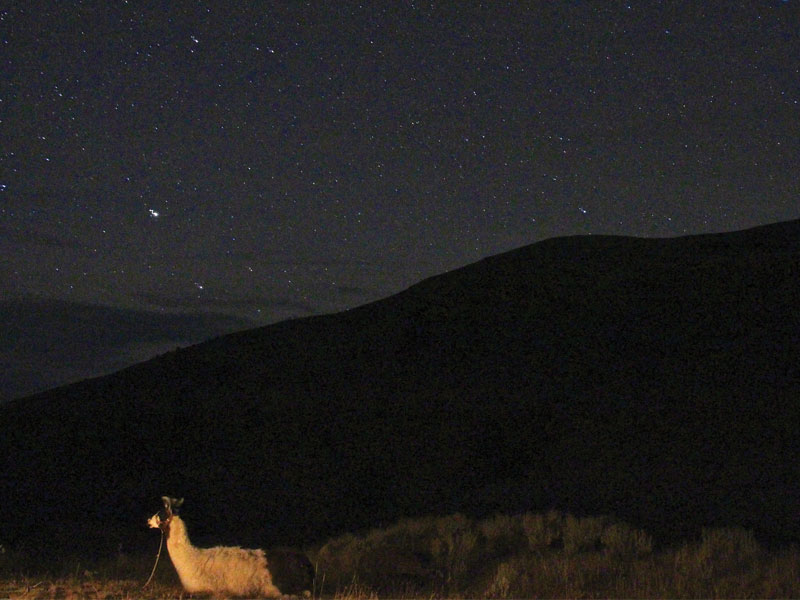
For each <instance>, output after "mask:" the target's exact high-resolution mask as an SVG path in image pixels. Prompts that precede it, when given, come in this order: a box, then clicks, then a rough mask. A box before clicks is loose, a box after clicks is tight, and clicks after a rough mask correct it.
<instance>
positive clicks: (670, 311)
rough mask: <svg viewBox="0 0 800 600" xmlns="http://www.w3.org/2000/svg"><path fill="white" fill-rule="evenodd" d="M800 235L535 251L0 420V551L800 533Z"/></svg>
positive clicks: (0, 411) (79, 387)
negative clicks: (179, 514)
mask: <svg viewBox="0 0 800 600" xmlns="http://www.w3.org/2000/svg"><path fill="white" fill-rule="evenodd" d="M798 306H800V221H791V222H785V223H778V224H774V225H767V226H763V227H758V228H755V229H750V230H746V231H739V232H733V233H722V234H711V235H701V236H689V237H682V238H669V239H640V238H628V237H615V236H576V237H567V238H555V239H549V240H545V241H542V242H539V243H536V244H533V245H530V246H526V247H523V248H519V249H517V250H513V251H511V252H507V253H504V254H501V255H498V256H493V257H490V258H487V259H484V260H482V261H480V262H477V263H475V264H472V265H469V266H466V267H463V268H461V269H458V270H455V271H452V272H449V273H445V274H443V275H440V276H437V277H432V278H430V279H427V280H424V281H422V282H420V283H419V284H417V285H415V286H412V287H411V288H409V289H408V290H406V291H404V292H402V293H399V294H397V295H394V296H391V297H389V298H386V299H384V300H380V301H377V302H374V303H371V304H367V305H364V306H361V307H359V308H356V309H353V310H349V311H345V312H342V313H338V314H333V315H327V316H317V317H310V318H303V319H297V320H291V321H285V322H281V323H278V324H275V325H270V326H267V327H263V328H259V329H252V330H247V331H242V332H238V333H234V334H230V335H226V336H223V337H219V338H216V339H214V340H211V341H208V342H205V343H202V344H198V345H196V346H192V347H188V348H184V349H179V350H176V351H174V352H170V353H168V354H165V355H162V356H159V357H157V358H154V359H152V360H149V361H147V362H144V363H141V364H137V365H135V366H133V367H129V368H127V369H125V370H122V371H119V372H117V373H114V374H111V375H107V376H104V377H100V378H97V379H92V380H86V381H82V382H79V383H76V384H73V385H69V386H65V387H62V388H58V389H54V390H50V391H48V392H44V393H41V394H38V395H35V396H31V397H27V398H22V399H18V400H14V401H10V402H7V403H4V404H3V405H2V406H0V426H2V431H3V434H4V435H3V437H2V440H0V467H2V475H0V477H2V485H0V506H2V507H3V512H4V518H3V522H2V527H3V529H2V530H0V542H3V543H8V544H9V545H10V546H12V547H20V548H24V549H26V550H28V551H29V552H35V551H40V552H43V553H44V552H48V551H49V552H56V551H58V552H59V553H63V552H70V553H75V554H85V555H94V554H96V553H102V552H105V551H107V550H108V549H116V548H117V547H118V546H119V544H122V545H123V546H124V547H126V548H142V547H149V546H146V544H148V543H149V542H152V535H151V533H152V532H147V531H146V529H145V526H144V520H143V519H144V518H145V517H146V516H149V514H150V513H152V512H155V510H157V508H158V499H159V498H160V496H162V495H171V496H183V497H185V498H186V509H185V511H184V515H185V516H186V519H187V521H190V526H191V528H192V532H193V539H196V540H198V541H199V542H201V543H202V542H203V541H204V540H207V541H209V542H210V541H214V542H217V541H221V542H227V543H238V544H242V545H248V544H258V545H266V544H300V543H306V542H309V541H312V540H316V539H322V538H324V537H325V536H329V535H332V534H335V533H340V532H342V531H345V530H355V529H358V528H363V527H368V526H374V525H379V524H385V523H387V522H389V521H392V520H395V519H397V518H399V517H402V516H413V515H421V514H445V513H450V512H455V511H463V512H467V513H469V514H476V515H478V514H489V513H492V512H516V511H525V510H535V511H538V510H545V509H550V508H556V509H559V510H563V511H570V512H573V513H577V514H613V515H616V516H617V517H619V518H622V519H625V520H627V521H629V522H631V523H634V524H636V525H638V526H643V527H646V528H648V529H649V530H650V531H651V532H652V533H654V534H655V535H656V537H657V539H660V540H662V541H665V542H669V541H671V540H676V539H678V538H681V537H684V536H687V535H692V534H693V533H696V532H697V531H698V530H699V528H700V527H703V526H720V525H740V526H743V527H747V528H752V529H754V530H755V531H756V533H757V535H758V536H760V537H762V538H764V539H765V540H774V541H786V540H797V539H798V538H800V535H798V534H800V513H798V511H797V509H796V499H797V498H798V497H799V495H798V491H800V490H799V489H798V488H799V487H800V486H798V481H799V480H800V472H799V471H800V467H799V466H798V465H800V462H799V461H798V458H800V452H799V450H800V437H799V436H798V433H797V432H798V426H799V425H800V422H799V421H800V411H799V410H798V408H799V406H798V403H799V402H800V361H798V358H800V356H799V355H800V350H798V347H800V344H798V342H800V311H798Z"/></svg>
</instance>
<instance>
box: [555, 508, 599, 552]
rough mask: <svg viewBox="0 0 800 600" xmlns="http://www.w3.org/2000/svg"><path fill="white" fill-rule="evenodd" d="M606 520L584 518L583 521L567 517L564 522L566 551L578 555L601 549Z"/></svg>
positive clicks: (570, 516)
mask: <svg viewBox="0 0 800 600" xmlns="http://www.w3.org/2000/svg"><path fill="white" fill-rule="evenodd" d="M605 524H606V519H605V518H603V517H584V518H582V519H579V518H576V517H573V516H572V515H567V518H566V520H565V521H564V551H565V552H566V553H567V554H577V553H579V552H586V551H588V550H597V549H599V548H600V538H601V536H602V535H603V529H604V528H605Z"/></svg>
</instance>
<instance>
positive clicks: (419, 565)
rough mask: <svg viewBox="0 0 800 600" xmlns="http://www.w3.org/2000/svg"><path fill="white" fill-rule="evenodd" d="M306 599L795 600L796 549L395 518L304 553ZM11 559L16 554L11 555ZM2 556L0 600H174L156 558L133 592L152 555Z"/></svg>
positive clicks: (506, 521) (708, 538)
mask: <svg viewBox="0 0 800 600" xmlns="http://www.w3.org/2000/svg"><path fill="white" fill-rule="evenodd" d="M309 555H310V556H311V558H312V563H314V564H315V566H316V578H315V582H314V589H313V596H314V597H315V598H332V599H334V600H377V599H378V598H389V597H391V598H426V599H428V600H431V599H433V598H454V597H457V598H464V597H471V598H579V597H580V598H701V597H702V598H732V597H739V598H742V597H751V598H752V597H758V598H788V597H795V598H797V597H800V552H798V550H797V548H794V547H791V548H784V549H781V550H774V551H771V552H768V551H766V550H764V549H763V548H761V546H760V545H759V544H758V542H757V541H756V540H755V538H754V537H753V535H752V533H751V532H748V531H745V530H743V529H737V528H728V529H708V530H704V531H703V532H702V536H701V537H700V539H699V540H695V541H689V542H686V543H684V544H683V545H681V546H679V547H675V548H662V549H654V547H653V541H652V538H651V537H650V536H649V535H647V533H646V532H644V531H641V530H637V529H635V528H633V527H630V526H629V525H627V524H624V523H620V522H618V521H614V520H613V519H610V518H597V517H591V518H575V517H572V516H569V515H561V514H559V513H556V512H550V513H547V514H545V515H531V514H526V515H516V516H496V517H492V518H491V519H484V520H480V521H475V520H472V519H469V518H467V517H465V516H463V515H451V516H449V517H441V518H432V517H429V518H424V519H405V520H403V521H400V522H398V523H397V524H395V525H393V526H391V527H388V528H385V529H375V530H372V531H369V532H366V533H364V534H362V535H354V534H347V535H344V536H341V537H339V538H336V539H333V540H330V541H328V542H327V543H325V544H324V545H322V546H320V547H318V548H315V549H312V550H310V551H309ZM17 558H20V557H17ZM13 559H14V557H13V556H9V555H8V554H7V555H6V556H5V564H0V599H2V598H5V597H9V598H25V599H28V598H31V599H32V598H86V599H104V600H106V599H109V600H110V599H129V598H180V597H182V596H185V595H184V594H183V592H182V589H181V586H180V583H179V582H178V580H177V577H176V575H175V572H174V569H173V568H172V565H171V563H170V562H169V558H168V557H167V556H166V555H163V556H162V557H161V561H160V563H159V566H158V569H157V571H156V575H155V578H154V580H153V581H152V582H151V583H150V585H149V586H148V587H147V588H145V589H142V586H143V584H144V582H145V581H146V580H147V577H148V575H149V574H150V570H151V568H152V566H153V559H154V556H152V555H151V556H146V557H140V558H138V559H132V558H129V557H117V558H116V559H113V560H108V561H106V562H105V563H103V564H100V565H96V566H95V567H94V568H93V570H86V569H85V567H84V566H82V565H81V564H80V563H73V564H71V565H70V564H69V563H68V562H66V563H65V564H63V565H62V568H61V570H60V573H58V574H56V575H55V576H53V577H52V578H51V577H48V576H41V577H37V576H33V575H30V574H26V575H15V573H31V572H33V571H32V569H31V568H30V565H29V564H24V561H15V560H13Z"/></svg>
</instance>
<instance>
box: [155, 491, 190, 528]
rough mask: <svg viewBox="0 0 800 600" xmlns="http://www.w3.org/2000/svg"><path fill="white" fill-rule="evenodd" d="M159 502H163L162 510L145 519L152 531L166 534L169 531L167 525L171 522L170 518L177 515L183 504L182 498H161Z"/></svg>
mask: <svg viewBox="0 0 800 600" xmlns="http://www.w3.org/2000/svg"><path fill="white" fill-rule="evenodd" d="M161 500H163V501H164V510H160V511H158V512H157V513H156V514H154V515H153V516H152V517H150V518H149V519H147V524H148V525H149V526H150V527H151V528H153V529H161V530H162V531H163V532H165V533H166V532H167V531H169V523H170V521H172V517H173V516H174V515H176V514H178V509H179V508H180V507H181V505H182V504H183V498H170V497H169V496H161Z"/></svg>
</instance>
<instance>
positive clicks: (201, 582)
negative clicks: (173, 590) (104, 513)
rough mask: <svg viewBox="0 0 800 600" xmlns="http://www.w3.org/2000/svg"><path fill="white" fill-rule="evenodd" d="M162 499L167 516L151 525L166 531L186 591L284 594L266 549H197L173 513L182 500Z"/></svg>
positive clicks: (220, 547) (239, 594)
mask: <svg viewBox="0 0 800 600" xmlns="http://www.w3.org/2000/svg"><path fill="white" fill-rule="evenodd" d="M163 500H164V505H165V507H166V510H167V512H166V518H165V519H162V518H161V517H160V516H159V515H158V514H155V515H153V516H152V517H151V518H150V519H149V520H148V524H149V525H150V527H154V528H160V529H161V530H162V531H163V532H164V535H165V536H166V538H167V551H168V552H169V556H170V558H171V559H172V564H173V565H174V566H175V570H176V571H177V572H178V577H180V580H181V584H183V587H184V589H185V590H186V591H187V592H189V593H190V594H194V593H211V594H213V595H215V596H216V595H226V594H227V595H232V596H247V597H260V598H277V597H279V596H281V591H280V590H279V589H278V588H277V587H276V586H275V585H274V584H273V582H272V574H271V573H270V571H269V569H268V567H267V558H266V556H265V554H264V551H263V550H248V549H245V548H239V547H236V546H216V547H214V548H197V547H195V546H193V545H192V543H191V541H190V540H189V534H188V532H187V530H186V524H185V523H184V522H183V520H182V519H181V518H180V517H179V516H178V515H176V514H175V513H174V512H173V508H174V509H177V508H178V506H180V504H181V502H182V501H180V500H175V499H173V498H167V497H166V496H164V497H163Z"/></svg>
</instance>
